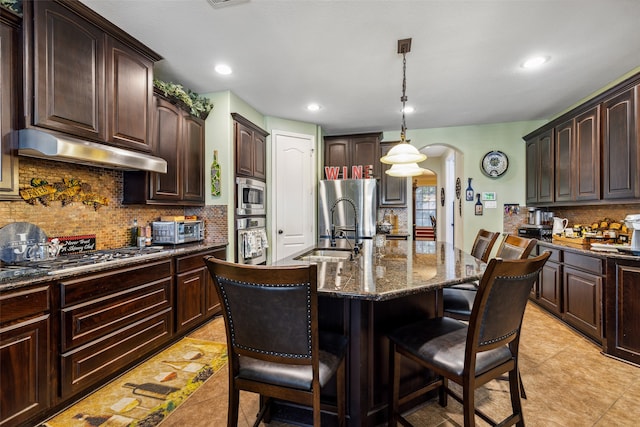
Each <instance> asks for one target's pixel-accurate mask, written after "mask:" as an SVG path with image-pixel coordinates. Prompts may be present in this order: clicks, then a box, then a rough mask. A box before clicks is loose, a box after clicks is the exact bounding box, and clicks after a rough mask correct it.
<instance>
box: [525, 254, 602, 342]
mask: <svg viewBox="0 0 640 427" xmlns="http://www.w3.org/2000/svg"><path fill="white" fill-rule="evenodd" d="M545 251H549V252H551V256H550V257H549V260H548V261H547V263H546V264H545V266H544V267H543V269H542V272H541V273H540V277H539V279H538V285H537V292H536V295H535V297H534V299H535V301H536V302H537V303H538V304H539V305H540V306H541V307H543V308H545V309H546V310H548V311H549V312H551V313H553V314H555V315H557V316H558V317H560V318H561V319H562V320H563V321H564V322H565V323H567V324H568V325H571V326H572V327H574V328H575V329H577V330H579V331H580V332H582V333H583V334H585V335H587V336H588V337H590V338H592V339H593V340H595V341H596V342H598V343H602V340H603V335H604V330H603V323H604V322H603V313H604V307H603V291H604V289H605V288H604V284H605V260H604V259H603V258H599V257H594V256H589V255H586V254H582V253H578V252H574V251H571V250H563V249H558V248H556V247H550V246H545V245H538V253H540V254H541V253H542V252H545Z"/></svg>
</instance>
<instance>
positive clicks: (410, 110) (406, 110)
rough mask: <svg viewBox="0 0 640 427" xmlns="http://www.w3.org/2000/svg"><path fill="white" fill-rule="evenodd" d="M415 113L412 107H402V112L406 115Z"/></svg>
mask: <svg viewBox="0 0 640 427" xmlns="http://www.w3.org/2000/svg"><path fill="white" fill-rule="evenodd" d="M415 111H416V109H415V108H413V107H412V106H410V105H406V106H405V107H404V112H405V113H407V114H411V113H414V112H415ZM400 112H402V110H400Z"/></svg>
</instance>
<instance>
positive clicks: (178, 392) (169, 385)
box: [40, 338, 227, 427]
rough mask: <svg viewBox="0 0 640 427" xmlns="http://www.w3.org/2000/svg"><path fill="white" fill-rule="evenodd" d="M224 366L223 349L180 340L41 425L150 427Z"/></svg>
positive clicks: (191, 340) (187, 339) (155, 424)
mask: <svg viewBox="0 0 640 427" xmlns="http://www.w3.org/2000/svg"><path fill="white" fill-rule="evenodd" d="M226 363H227V346H226V345H225V344H222V343H217V342H213V341H206V340H199V339H193V338H183V339H182V340H180V341H178V342H177V343H175V344H173V345H172V346H171V347H169V348H167V349H165V350H163V351H162V352H161V353H159V354H157V355H156V356H153V357H152V358H151V359H149V360H147V361H146V362H144V363H142V364H141V365H139V366H137V367H136V368H134V369H132V370H131V371H128V372H127V373H125V374H124V375H122V376H120V377H118V378H117V379H115V380H114V381H112V382H110V383H109V384H107V385H106V386H104V387H102V388H101V389H99V390H97V391H96V392H94V393H92V394H91V395H89V396H87V397H86V398H84V399H82V400H81V401H79V402H78V403H76V404H74V405H73V406H71V407H70V408H68V409H66V410H65V411H63V412H61V413H60V414H58V415H56V416H55V417H54V418H52V419H50V420H48V421H46V422H45V423H44V424H42V425H41V426H40V427H76V426H77V427H97V426H100V427H154V426H157V425H158V424H160V422H161V421H162V420H163V419H164V418H166V417H167V416H168V415H169V413H171V411H173V410H175V409H176V408H177V407H178V406H179V405H180V404H181V403H183V402H184V401H185V400H186V399H187V398H188V397H189V396H190V395H191V394H192V393H193V392H194V391H195V390H197V389H198V388H199V387H200V386H201V385H202V384H203V383H204V382H205V381H206V380H207V379H208V378H209V377H211V376H212V375H213V374H214V373H216V372H217V371H218V370H220V368H222V367H223V366H224V365H225V364H226Z"/></svg>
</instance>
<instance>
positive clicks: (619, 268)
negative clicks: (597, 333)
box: [604, 258, 640, 365]
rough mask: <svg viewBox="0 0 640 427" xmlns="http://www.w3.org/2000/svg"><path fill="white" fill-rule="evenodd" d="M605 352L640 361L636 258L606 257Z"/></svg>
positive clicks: (639, 269) (639, 277) (638, 263)
mask: <svg viewBox="0 0 640 427" xmlns="http://www.w3.org/2000/svg"><path fill="white" fill-rule="evenodd" d="M606 301H607V309H606V323H605V324H606V325H607V326H606V329H607V330H606V340H605V345H604V350H605V353H607V354H610V355H612V356H615V357H619V358H621V359H624V360H628V361H630V362H632V363H635V364H638V365H640V261H638V260H631V259H615V258H609V259H608V261H607V291H606Z"/></svg>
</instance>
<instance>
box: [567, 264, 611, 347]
mask: <svg viewBox="0 0 640 427" xmlns="http://www.w3.org/2000/svg"><path fill="white" fill-rule="evenodd" d="M601 292H602V277H601V276H597V275H594V274H591V273H586V272H584V271H581V270H577V269H575V268H572V267H567V266H565V267H564V277H563V299H564V304H563V305H564V320H565V321H566V322H567V323H569V324H571V325H573V326H575V327H576V328H577V329H579V330H581V331H582V332H584V333H585V334H587V335H589V336H591V337H592V338H595V339H596V340H598V341H601V340H602V321H601V315H602V314H601V313H602V307H601V302H602V297H601Z"/></svg>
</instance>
